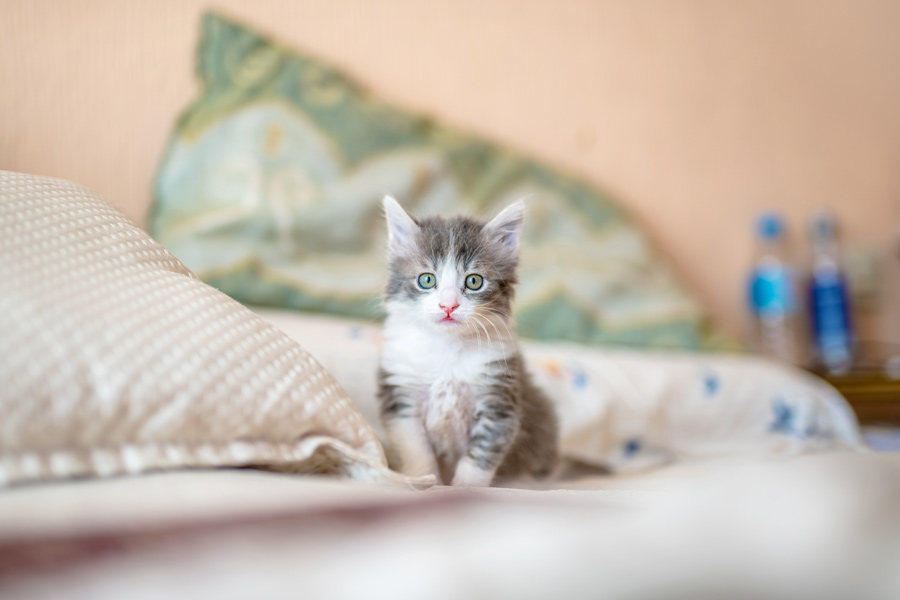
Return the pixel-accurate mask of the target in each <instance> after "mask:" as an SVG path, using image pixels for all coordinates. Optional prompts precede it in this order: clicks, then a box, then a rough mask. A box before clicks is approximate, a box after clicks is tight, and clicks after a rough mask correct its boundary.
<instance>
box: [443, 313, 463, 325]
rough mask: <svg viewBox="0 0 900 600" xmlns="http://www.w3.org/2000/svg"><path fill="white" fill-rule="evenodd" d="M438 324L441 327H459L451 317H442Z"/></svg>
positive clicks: (456, 321)
mask: <svg viewBox="0 0 900 600" xmlns="http://www.w3.org/2000/svg"><path fill="white" fill-rule="evenodd" d="M438 323H440V324H441V325H459V321H458V320H456V319H454V318H453V317H452V316H451V315H444V316H443V317H441V318H440V319H438Z"/></svg>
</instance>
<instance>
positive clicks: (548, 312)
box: [149, 14, 720, 348]
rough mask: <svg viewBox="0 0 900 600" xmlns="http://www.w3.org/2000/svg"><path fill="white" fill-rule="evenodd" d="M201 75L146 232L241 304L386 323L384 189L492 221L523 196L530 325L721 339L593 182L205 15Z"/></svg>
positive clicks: (605, 337) (702, 342) (422, 205)
mask: <svg viewBox="0 0 900 600" xmlns="http://www.w3.org/2000/svg"><path fill="white" fill-rule="evenodd" d="M197 69H198V73H199V77H200V85H201V90H200V96H199V97H198V98H197V100H196V101H195V102H194V103H193V104H192V105H191V106H189V107H188V109H187V110H186V112H185V113H184V114H183V115H182V117H181V119H179V121H178V123H177V125H176V127H175V131H174V133H173V135H172V139H171V142H170V144H169V147H168V151H167V152H166V154H165V157H164V159H163V161H162V164H161V166H160V168H159V172H158V177H157V179H156V183H155V205H154V208H153V210H152V214H151V216H150V219H149V227H150V232H151V234H152V235H153V236H154V237H155V238H156V239H157V240H159V241H160V242H161V243H162V244H163V245H164V246H165V247H166V248H168V249H169V250H171V251H172V252H173V253H174V254H175V255H176V256H177V257H179V258H180V259H181V260H183V261H184V262H185V264H187V265H188V266H189V267H190V268H191V269H193V270H194V271H195V272H196V273H197V274H198V276H200V277H201V278H202V279H204V280H205V281H208V282H210V283H212V284H213V285H215V286H216V287H217V288H219V289H220V290H222V291H224V292H226V293H228V294H230V295H231V296H233V297H234V298H237V299H239V300H241V301H242V302H245V303H251V304H259V305H268V306H278V307H290V308H295V309H302V310H314V311H323V312H328V313H334V314H340V315H349V316H356V317H364V318H369V319H371V318H377V317H378V316H379V314H380V313H379V310H380V309H379V298H380V296H381V293H382V288H383V284H384V281H385V278H386V275H385V273H386V263H385V259H384V240H385V234H384V223H383V218H382V215H381V209H380V202H379V201H380V198H381V197H382V195H383V194H384V193H390V194H392V195H393V196H395V197H396V198H398V199H400V200H401V202H402V203H403V204H404V206H405V207H406V208H408V209H410V210H411V211H412V213H413V214H419V215H425V214H443V215H447V214H454V213H457V212H469V213H473V214H476V215H480V216H484V217H487V216H491V215H493V214H495V213H496V212H498V211H499V210H500V209H501V208H502V207H503V206H504V205H505V204H507V203H509V202H510V201H512V200H513V199H518V198H522V197H525V198H527V200H526V202H527V206H528V211H529V216H528V218H527V219H526V228H525V232H524V241H523V249H522V267H521V273H520V275H521V281H522V283H521V285H520V287H519V294H518V302H517V320H518V329H519V332H520V334H521V335H523V336H527V337H533V338H539V339H567V340H573V341H578V342H586V343H618V344H625V345H631V346H657V347H678V348H698V347H710V346H712V345H715V342H716V340H718V339H719V338H717V337H715V336H713V337H711V336H710V333H711V332H710V330H709V329H708V327H707V326H706V321H705V319H704V315H703V311H702V310H701V308H700V305H699V303H698V302H697V301H696V300H695V299H694V298H693V297H692V296H691V295H690V294H689V293H688V292H687V291H686V289H685V287H684V286H683V285H682V283H681V282H680V281H679V280H678V279H677V278H676V277H675V276H674V275H673V272H672V271H671V269H670V268H669V267H668V266H667V265H666V263H665V261H664V260H663V259H662V257H661V256H660V255H659V254H658V253H657V252H656V251H655V250H654V249H653V248H652V247H651V246H650V245H649V244H648V242H647V240H646V238H645V237H644V235H643V234H642V233H641V232H640V231H639V229H638V228H637V227H636V226H635V224H634V223H633V222H632V221H631V220H630V219H629V218H628V217H627V216H626V215H625V214H623V213H622V211H620V210H619V209H618V208H617V207H616V206H615V205H614V204H613V202H612V201H611V200H610V198H609V197H608V196H607V195H606V194H604V193H602V192H600V191H598V190H597V189H595V188H593V187H590V186H588V185H586V184H585V183H584V182H582V181H579V180H578V179H576V178H574V177H571V176H569V175H566V174H564V173H562V172H560V171H559V170H556V169H553V168H550V167H548V166H546V165H543V164H541V163H538V162H535V161H534V160H531V159H529V158H526V157H523V156H520V155H518V154H516V153H514V152H511V151H509V150H507V149H505V148H501V147H499V146H497V145H494V144H491V143H489V142H486V141H484V140H482V139H479V138H478V137H476V136H473V135H468V134H465V133H461V132H459V131H456V130H454V129H452V128H449V127H446V126H444V125H442V124H440V123H437V122H435V121H434V120H432V119H429V118H425V117H422V116H420V115H416V114H412V113H410V112H407V111H404V110H402V109H398V108H395V107H392V106H390V105H388V104H386V103H384V102H382V101H380V100H379V99H378V98H376V97H374V96H373V95H372V94H370V93H369V92H367V91H366V90H364V89H363V88H361V87H360V86H359V85H358V84H357V83H355V82H354V81H352V80H351V79H350V78H348V77H346V76H345V75H343V74H342V73H340V72H338V71H336V70H334V69H333V68H331V67H330V66H329V65H327V64H325V63H323V62H320V61H319V60H316V59H315V58H312V57H309V56H306V55H303V54H299V53H297V52H294V51H292V50H290V49H288V48H286V47H284V46H283V45H281V44H279V43H277V42H274V41H272V40H270V39H268V38H267V37H266V36H264V35H261V34H259V33H256V32H254V31H252V30H250V29H248V28H246V27H244V26H242V25H240V24H237V23H234V22H231V21H227V20H225V19H223V18H221V17H219V16H217V15H215V14H207V15H206V16H205V17H204V19H203V26H202V39H201V42H200V48H199V53H198V66H197ZM719 341H720V340H719Z"/></svg>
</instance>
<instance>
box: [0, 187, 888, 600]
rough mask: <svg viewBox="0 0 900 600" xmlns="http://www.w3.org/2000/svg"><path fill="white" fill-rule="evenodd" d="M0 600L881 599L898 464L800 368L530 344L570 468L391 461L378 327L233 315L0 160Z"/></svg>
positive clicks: (105, 216) (105, 217)
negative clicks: (378, 405) (458, 468)
mask: <svg viewBox="0 0 900 600" xmlns="http://www.w3.org/2000/svg"><path fill="white" fill-rule="evenodd" d="M0 231H2V236H0V281H2V282H3V285H2V287H0V331H2V332H3V335H2V337H0V357H2V361H0V381H2V382H3V386H2V390H0V408H2V410H3V414H4V419H3V421H2V423H0V481H2V487H0V596H3V597H10V598H55V597H61V596H64V597H66V598H121V597H128V598H163V597H167V598H168V597H173V596H175V597H190V598H206V597H210V598H213V597H215V598H247V597H253V598H282V597H296V596H301V597H328V598H357V597H394V598H407V597H408V598H422V597H427V598H458V597H474V598H478V597H485V598H487V597H522V598H544V597H548V596H560V597H573V598H581V597H583V598H596V597H613V598H655V597H660V598H673V597H675V598H678V597H684V598H697V597H700V598H704V597H729V598H731V597H734V598H848V597H853V598H894V597H897V594H898V593H900V576H898V573H900V570H898V569H897V564H898V559H900V502H898V500H900V477H898V475H900V454H898V453H896V452H884V453H879V452H872V451H870V450H869V449H868V448H867V447H866V445H865V444H864V443H863V439H862V436H861V432H860V429H859V427H858V425H857V423H856V421H855V419H854V417H853V414H852V411H850V409H849V407H848V406H847V404H846V402H845V401H844V400H843V399H842V398H841V397H840V395H839V394H837V392H835V391H834V390H833V389H832V388H831V387H830V386H828V385H827V384H826V383H824V382H823V381H821V380H819V379H817V378H815V377H814V376H812V375H809V374H807V373H804V372H801V371H799V370H796V369H793V368H788V367H784V366H781V365H777V364H774V363H769V362H767V361H764V360H761V359H757V358H753V357H747V356H741V355H733V354H731V355H729V354H715V355H714V354H705V353H700V354H698V353H685V352H674V351H654V352H649V351H641V352H636V351H633V350H632V351H629V350H621V349H620V350H611V349H603V348H600V347H596V346H586V345H581V344H576V343H572V342H538V341H528V342H525V343H524V352H525V356H526V359H527V361H528V362H529V365H530V368H531V370H532V372H533V374H534V377H535V379H536V381H537V382H538V384H539V385H541V386H542V387H544V388H545V389H546V390H547V391H548V393H549V394H550V395H551V396H552V397H553V398H554V401H555V402H556V404H557V409H558V412H559V414H560V420H561V424H562V438H563V439H562V452H563V456H564V457H565V460H564V463H565V465H564V466H565V467H566V468H565V469H561V470H560V471H559V472H558V473H557V474H556V475H555V476H554V477H553V478H551V479H549V480H545V481H538V482H534V481H523V482H519V483H518V484H517V485H516V486H515V487H513V488H504V489H499V488H489V489H466V488H462V489H460V488H451V487H444V486H436V485H434V483H435V482H434V480H433V479H429V478H427V477H426V478H408V477H405V476H403V475H401V474H399V473H396V472H394V471H392V470H391V469H389V467H388V464H387V461H386V459H385V452H384V446H383V436H382V435H381V434H380V431H379V425H378V421H377V419H376V418H374V413H375V410H374V368H373V367H374V364H375V361H376V360H377V353H378V341H379V337H378V336H379V333H378V326H377V325H376V324H372V323H370V322H364V321H360V320H354V319H349V318H340V317H334V316H322V315H314V314H308V313H302V312H298V311H287V310H272V309H266V308H258V307H249V308H248V307H246V306H244V305H242V304H240V303H238V302H236V301H234V300H233V299H231V298H228V297H227V296H225V295H224V294H222V293H221V292H219V291H217V290H216V289H214V288H213V287H211V286H209V285H207V284H205V283H203V282H201V281H200V280H199V279H197V277H196V276H195V275H194V274H193V273H192V272H191V271H190V270H189V269H187V268H186V267H185V266H184V264H183V263H181V262H180V261H178V260H177V259H176V258H175V257H174V256H172V255H171V254H170V253H169V252H167V251H166V250H165V249H164V248H162V247H161V246H160V245H159V244H158V243H156V242H155V241H153V240H152V239H151V238H149V237H148V236H147V235H146V234H145V233H144V232H143V231H142V230H140V229H139V228H138V227H136V226H135V225H134V224H133V223H131V222H130V221H129V220H128V219H127V218H125V217H124V216H123V215H122V214H121V213H120V212H119V211H118V210H117V209H116V208H115V207H113V206H112V205H110V204H109V203H107V202H106V201H104V200H103V199H101V198H99V197H98V196H97V195H96V194H94V193H93V192H91V191H90V190H88V189H86V188H84V187H82V186H79V185H77V184H73V183H70V182H66V181H62V180H57V179H49V178H43V177H36V176H30V175H23V174H18V173H9V172H0Z"/></svg>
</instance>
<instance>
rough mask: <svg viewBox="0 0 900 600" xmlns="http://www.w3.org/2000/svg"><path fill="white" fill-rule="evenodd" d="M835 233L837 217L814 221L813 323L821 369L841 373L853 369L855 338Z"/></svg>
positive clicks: (825, 215)
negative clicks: (835, 218)
mask: <svg viewBox="0 0 900 600" xmlns="http://www.w3.org/2000/svg"><path fill="white" fill-rule="evenodd" d="M835 230H836V225H835V220H834V217H833V216H832V215H831V214H830V213H828V212H825V211H819V212H817V213H815V214H814V215H813V216H812V218H811V219H810V222H809V234H810V239H811V243H812V268H811V270H810V277H809V290H808V291H809V320H810V334H811V335H810V339H811V341H812V347H813V353H814V357H815V362H816V364H817V366H819V367H822V368H824V369H825V370H826V371H828V372H829V373H833V374H841V373H846V372H848V371H849V370H850V367H851V366H852V363H853V349H854V343H855V339H854V338H855V336H854V335H853V323H852V318H851V312H850V294H849V293H848V288H847V279H846V278H845V277H844V273H843V271H842V270H841V266H840V254H839V251H838V244H837V235H836V231H835Z"/></svg>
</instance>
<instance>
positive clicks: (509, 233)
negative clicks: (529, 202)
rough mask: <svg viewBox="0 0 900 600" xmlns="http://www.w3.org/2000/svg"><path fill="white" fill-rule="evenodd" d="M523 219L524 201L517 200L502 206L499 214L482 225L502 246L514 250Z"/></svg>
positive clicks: (516, 247) (517, 247)
mask: <svg viewBox="0 0 900 600" xmlns="http://www.w3.org/2000/svg"><path fill="white" fill-rule="evenodd" d="M524 219H525V203H524V202H522V201H521V200H519V201H518V202H514V203H512V204H510V205H509V206H507V207H506V208H504V209H503V210H502V211H501V212H500V214H499V215H497V216H496V217H494V218H493V219H491V220H490V222H489V223H488V224H487V225H485V226H484V230H485V231H486V232H488V234H489V235H491V236H492V237H493V238H494V239H495V240H497V241H498V242H500V245H501V246H503V248H505V249H507V250H510V251H511V252H515V251H517V250H518V249H519V238H520V237H521V235H522V222H523V221H524Z"/></svg>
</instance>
